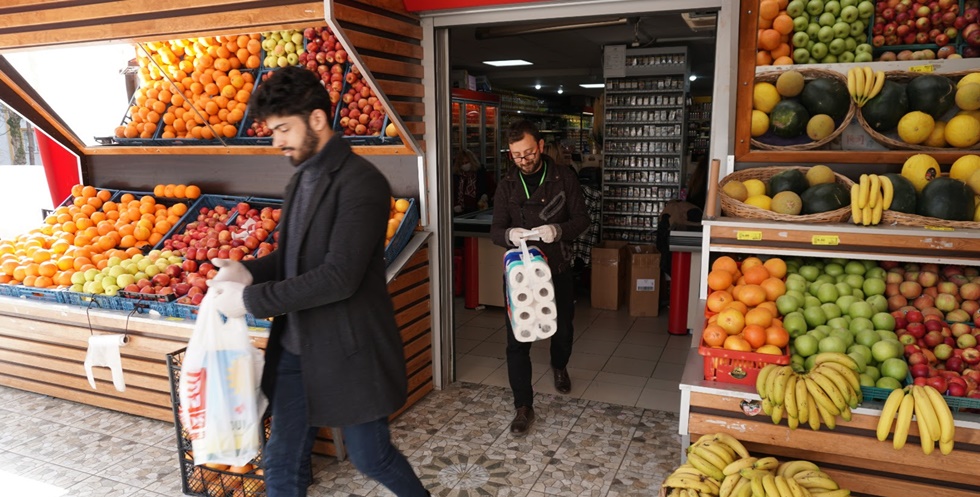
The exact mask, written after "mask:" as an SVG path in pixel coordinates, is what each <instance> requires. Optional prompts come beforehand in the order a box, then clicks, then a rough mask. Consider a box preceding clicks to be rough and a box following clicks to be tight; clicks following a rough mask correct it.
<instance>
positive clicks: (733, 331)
mask: <svg viewBox="0 0 980 497" xmlns="http://www.w3.org/2000/svg"><path fill="white" fill-rule="evenodd" d="M715 322H716V323H718V326H721V328H722V329H723V330H725V333H728V334H729V335H737V334H739V332H741V331H742V328H744V327H745V316H743V315H742V313H741V312H740V311H739V310H738V309H733V308H728V309H723V310H722V311H721V312H719V313H718V319H717V320H715Z"/></svg>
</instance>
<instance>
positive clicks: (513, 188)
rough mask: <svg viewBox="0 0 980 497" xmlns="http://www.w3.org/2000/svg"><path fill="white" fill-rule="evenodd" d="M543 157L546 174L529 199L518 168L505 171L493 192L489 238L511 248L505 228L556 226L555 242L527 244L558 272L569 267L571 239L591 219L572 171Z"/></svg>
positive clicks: (553, 270) (572, 240)
mask: <svg viewBox="0 0 980 497" xmlns="http://www.w3.org/2000/svg"><path fill="white" fill-rule="evenodd" d="M543 160H544V161H546V163H547V164H548V171H547V176H546V177H545V178H544V182H543V183H542V184H541V186H539V187H538V188H537V189H536V190H535V191H534V193H533V194H531V198H530V199H528V198H527V196H526V195H525V194H524V187H523V186H521V180H520V178H518V176H517V175H518V174H520V170H519V169H518V168H516V167H512V168H510V169H509V170H508V171H507V172H506V173H505V174H504V177H503V178H502V179H501V180H500V184H499V185H497V192H496V194H495V195H494V200H493V223H492V224H491V226H490V238H491V239H492V240H493V243H494V244H496V245H500V246H501V247H506V248H513V247H514V246H513V245H511V244H510V241H509V240H507V230H508V229H510V228H526V229H533V228H537V227H538V226H541V225H544V224H554V225H557V226H558V238H557V239H556V240H555V242H553V243H543V242H540V241H534V242H529V243H530V244H531V245H536V246H538V248H540V249H541V251H542V252H544V255H545V257H547V258H548V265H549V266H551V270H552V272H555V273H560V272H563V271H565V270H566V269H569V268H570V267H571V262H572V242H574V241H575V238H576V237H577V236H578V235H579V234H581V233H582V232H583V231H585V230H586V229H587V228H588V227H589V224H590V223H591V220H590V219H589V210H588V208H587V207H586V205H585V197H583V196H582V187H581V185H580V184H579V182H578V177H576V176H575V171H574V170H573V169H572V168H570V167H568V166H559V165H557V164H555V161H554V160H552V159H551V158H550V157H548V156H544V157H543ZM501 263H503V262H501Z"/></svg>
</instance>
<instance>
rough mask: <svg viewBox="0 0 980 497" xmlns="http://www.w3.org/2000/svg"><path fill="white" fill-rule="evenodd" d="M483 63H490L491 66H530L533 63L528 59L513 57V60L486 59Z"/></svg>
mask: <svg viewBox="0 0 980 497" xmlns="http://www.w3.org/2000/svg"><path fill="white" fill-rule="evenodd" d="M483 63H484V64H487V65H490V66H493V67H511V66H530V65H533V64H532V63H530V62H528V61H526V60H521V59H511V60H485V61H483Z"/></svg>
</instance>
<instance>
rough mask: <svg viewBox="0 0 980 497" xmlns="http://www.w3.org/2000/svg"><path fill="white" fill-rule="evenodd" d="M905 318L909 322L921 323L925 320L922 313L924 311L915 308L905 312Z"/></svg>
mask: <svg viewBox="0 0 980 497" xmlns="http://www.w3.org/2000/svg"><path fill="white" fill-rule="evenodd" d="M905 319H907V320H908V321H909V323H921V322H923V321H924V319H925V317H924V316H923V315H922V311H920V310H918V309H914V310H910V311H909V312H907V313H906V314H905Z"/></svg>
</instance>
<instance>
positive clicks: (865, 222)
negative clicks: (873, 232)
mask: <svg viewBox="0 0 980 497" xmlns="http://www.w3.org/2000/svg"><path fill="white" fill-rule="evenodd" d="M873 210H874V209H872V208H871V206H870V205H865V206H864V208H863V209H861V226H871V220H872V219H874V212H872V211H873Z"/></svg>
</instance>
